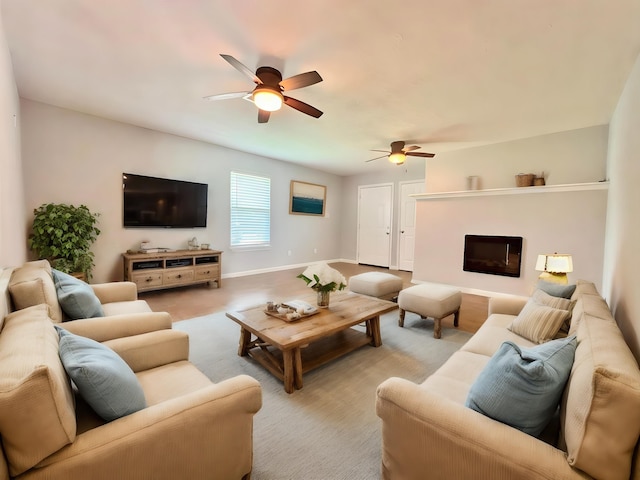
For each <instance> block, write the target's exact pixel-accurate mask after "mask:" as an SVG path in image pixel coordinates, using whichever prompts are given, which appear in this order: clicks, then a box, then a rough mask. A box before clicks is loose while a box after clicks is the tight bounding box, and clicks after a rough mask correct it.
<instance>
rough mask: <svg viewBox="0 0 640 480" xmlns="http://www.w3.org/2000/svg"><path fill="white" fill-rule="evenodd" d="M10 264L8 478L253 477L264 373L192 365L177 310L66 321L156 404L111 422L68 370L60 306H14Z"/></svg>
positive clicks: (5, 353) (0, 412)
mask: <svg viewBox="0 0 640 480" xmlns="http://www.w3.org/2000/svg"><path fill="white" fill-rule="evenodd" d="M8 270H9V269H5V270H3V271H0V307H1V308H0V325H2V329H1V330H0V438H1V441H2V449H1V451H0V480H5V479H10V478H19V479H23V480H26V479H34V480H37V479H42V480H44V479H49V480H50V479H55V478H61V479H62V478H91V479H96V480H100V479H104V480H107V479H109V480H111V479H114V478H122V479H126V478H136V479H144V478H148V479H154V480H164V479H166V480H169V479H171V480H174V479H176V478H189V479H221V480H222V479H224V480H226V479H245V480H248V479H249V478H250V475H251V470H252V463H253V416H254V415H255V414H256V413H257V412H258V411H259V409H260V408H261V406H262V391H261V388H260V384H259V383H258V382H257V381H256V380H254V379H253V378H251V377H248V376H246V375H239V376H236V377H233V378H229V379H227V380H225V381H222V382H220V383H217V384H214V383H212V382H211V381H210V380H209V379H208V378H207V377H206V376H205V375H204V374H203V373H202V372H201V371H200V370H198V369H197V368H196V367H195V365H193V364H192V363H191V362H189V360H188V356H189V338H188V335H187V334H186V333H184V332H181V331H177V330H172V329H171V319H170V318H169V316H168V315H167V314H154V315H150V314H145V313H132V314H117V315H112V316H107V317H104V318H91V319H87V320H75V321H70V322H64V323H62V324H59V325H61V326H62V327H63V328H65V329H67V328H68V327H69V328H68V330H69V331H72V330H73V331H74V332H75V333H77V334H79V335H81V336H87V337H90V338H93V339H94V340H97V341H101V342H103V344H104V345H107V346H109V347H110V348H111V349H112V350H113V351H115V352H116V353H117V354H118V355H119V356H120V357H121V358H122V359H123V360H124V361H125V362H126V364H127V365H129V367H130V368H131V370H132V371H133V372H134V373H135V377H136V378H137V380H138V382H139V384H140V386H141V388H142V391H143V392H144V398H145V401H146V407H145V408H143V409H141V410H138V411H135V413H130V414H129V415H126V416H122V417H120V418H117V419H116V420H112V421H108V422H107V421H105V420H103V419H102V418H100V417H99V416H98V414H96V413H95V411H94V410H93V409H91V408H90V407H89V405H88V404H87V403H86V402H85V401H84V399H83V398H82V397H81V396H80V395H79V394H78V393H77V391H76V389H75V388H74V387H73V386H72V384H71V382H70V380H69V377H68V376H67V373H66V372H65V368H64V366H63V363H62V361H61V358H60V355H59V351H58V342H59V340H58V333H57V332H56V330H55V326H54V325H56V324H58V322H55V321H53V320H52V319H51V318H50V316H49V315H50V310H51V308H50V304H49V303H45V304H39V305H34V306H30V307H24V308H22V309H20V310H18V311H13V312H11V311H10V309H9V308H8V306H9V302H8V300H9V295H8V289H9V284H10V283H11V281H10V278H12V279H14V280H15V278H16V277H15V276H13V275H11V272H10V271H8ZM10 275H11V277H10ZM38 281H39V282H42V280H38ZM36 283H37V282H36ZM125 288H128V287H125ZM99 290H100V288H98V291H99ZM114 291H115V290H114ZM98 294H99V295H101V294H100V293H98ZM101 298H102V299H105V298H107V297H101ZM117 298H121V297H117ZM125 301H126V300H125ZM106 303H113V302H106ZM136 315H138V317H136ZM166 322H168V326H167V327H166V328H159V329H155V327H157V326H158V325H160V324H162V325H165V324H166Z"/></svg>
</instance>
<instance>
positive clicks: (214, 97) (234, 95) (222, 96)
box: [202, 92, 251, 101]
mask: <svg viewBox="0 0 640 480" xmlns="http://www.w3.org/2000/svg"><path fill="white" fill-rule="evenodd" d="M247 95H251V92H232V93H221V94H219V95H209V96H207V97H202V98H204V99H205V100H211V101H214V100H228V99H230V98H241V97H245V96H247Z"/></svg>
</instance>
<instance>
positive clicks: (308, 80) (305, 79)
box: [280, 70, 322, 90]
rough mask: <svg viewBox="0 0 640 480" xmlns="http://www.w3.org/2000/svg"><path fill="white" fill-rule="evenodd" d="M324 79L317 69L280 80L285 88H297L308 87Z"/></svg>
mask: <svg viewBox="0 0 640 480" xmlns="http://www.w3.org/2000/svg"><path fill="white" fill-rule="evenodd" d="M321 81H322V77H321V76H320V74H319V73H318V72H316V71H315V70H314V71H313V72H306V73H301V74H299V75H294V76H293V77H289V78H285V79H284V80H282V81H281V82H280V86H281V87H282V88H283V89H284V90H295V89H296V88H302V87H308V86H309V85H314V84H316V83H319V82H321Z"/></svg>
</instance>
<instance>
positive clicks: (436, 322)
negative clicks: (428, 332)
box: [433, 318, 442, 338]
mask: <svg viewBox="0 0 640 480" xmlns="http://www.w3.org/2000/svg"><path fill="white" fill-rule="evenodd" d="M441 336H442V319H441V318H434V319H433V338H440V337H441Z"/></svg>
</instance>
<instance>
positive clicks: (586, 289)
mask: <svg viewBox="0 0 640 480" xmlns="http://www.w3.org/2000/svg"><path fill="white" fill-rule="evenodd" d="M584 294H587V295H598V296H600V294H599V293H598V289H597V288H596V286H595V284H594V283H593V282H588V281H586V280H578V281H577V282H576V290H575V291H574V292H573V295H571V299H572V300H576V299H577V298H578V297H579V296H580V295H584Z"/></svg>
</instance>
